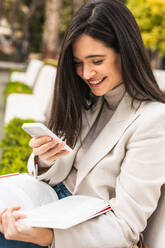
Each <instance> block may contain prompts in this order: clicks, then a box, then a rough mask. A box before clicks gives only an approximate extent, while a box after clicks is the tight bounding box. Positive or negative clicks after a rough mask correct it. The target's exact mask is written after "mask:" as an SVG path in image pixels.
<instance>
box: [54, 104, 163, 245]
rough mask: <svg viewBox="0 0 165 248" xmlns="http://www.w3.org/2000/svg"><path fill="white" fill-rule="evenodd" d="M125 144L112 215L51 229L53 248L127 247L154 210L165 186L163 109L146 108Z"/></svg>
mask: <svg viewBox="0 0 165 248" xmlns="http://www.w3.org/2000/svg"><path fill="white" fill-rule="evenodd" d="M132 125H133V126H132V127H129V128H131V129H132V130H133V131H132V135H131V137H130V138H129V140H127V142H126V144H125V149H126V154H125V158H124V160H123V162H122V164H121V172H120V174H119V176H118V178H117V181H116V189H115V190H116V195H115V197H114V198H112V199H110V205H111V207H112V210H113V211H111V212H108V213H105V214H102V215H101V216H98V217H95V218H93V219H91V220H88V221H86V222H84V223H81V224H79V225H77V226H74V227H71V228H69V229H66V230H60V229H54V236H55V239H54V244H52V246H51V247H52V248H53V247H55V248H66V247H69V248H75V247H78V248H126V247H130V246H131V245H132V244H134V243H137V242H138V239H139V233H140V232H142V231H143V230H144V229H145V227H146V225H147V219H148V218H149V217H150V216H151V214H152V213H153V212H154V210H155V209H156V207H157V203H158V200H159V197H160V194H161V186H162V185H163V184H164V183H165V151H164V149H165V106H164V104H156V103H155V105H154V104H153V108H151V107H146V108H145V110H144V111H143V112H142V113H141V115H140V116H139V117H138V119H137V120H136V121H135V123H133V124H132Z"/></svg>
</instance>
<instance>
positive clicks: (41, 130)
mask: <svg viewBox="0 0 165 248" xmlns="http://www.w3.org/2000/svg"><path fill="white" fill-rule="evenodd" d="M22 128H23V130H24V131H26V132H27V133H28V134H30V136H31V137H39V136H50V137H52V138H56V139H58V140H59V141H60V142H61V141H62V140H61V139H60V138H59V137H58V136H57V135H55V134H54V133H53V132H52V131H51V130H50V129H48V128H47V127H46V126H45V125H44V124H42V123H39V122H34V123H24V124H23V125H22ZM64 149H65V150H68V151H70V152H71V151H72V148H70V147H69V146H68V145H65V146H64Z"/></svg>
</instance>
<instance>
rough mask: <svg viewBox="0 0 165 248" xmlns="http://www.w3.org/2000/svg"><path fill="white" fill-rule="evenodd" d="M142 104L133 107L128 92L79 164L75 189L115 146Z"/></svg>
mask: <svg viewBox="0 0 165 248" xmlns="http://www.w3.org/2000/svg"><path fill="white" fill-rule="evenodd" d="M140 105H141V104H140V103H139V102H138V101H134V106H133V107H132V108H131V98H130V97H129V96H128V94H127V93H126V94H125V96H124V97H123V99H122V100H121V102H120V104H119V106H118V107H117V109H116V111H115V113H114V114H113V116H112V118H111V120H110V121H109V122H108V123H107V125H106V126H105V127H104V129H103V130H102V132H101V133H100V134H99V136H98V137H97V138H96V140H95V141H94V143H93V145H92V146H91V147H90V148H89V150H88V151H87V153H86V154H85V156H84V157H83V159H82V160H81V162H80V164H79V170H78V173H77V181H76V186H75V191H76V190H77V187H78V185H79V184H80V183H81V182H82V180H83V179H84V177H85V176H86V175H87V174H88V173H89V171H90V170H91V169H92V168H93V167H94V166H95V165H96V164H97V163H98V162H99V161H100V160H101V159H102V158H103V157H104V156H105V155H106V154H107V153H109V152H110V150H111V149H112V148H113V147H114V146H115V144H116V143H117V142H118V140H119V138H120V137H121V136H122V134H123V133H124V131H125V130H126V129H127V128H128V126H129V125H130V124H131V123H132V122H133V121H134V120H135V119H136V118H137V116H138V115H139V111H137V110H138V108H139V106H140ZM142 105H143V104H142Z"/></svg>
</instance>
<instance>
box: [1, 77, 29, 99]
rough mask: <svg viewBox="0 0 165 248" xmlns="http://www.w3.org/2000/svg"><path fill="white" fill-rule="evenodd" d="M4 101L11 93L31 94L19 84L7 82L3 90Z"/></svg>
mask: <svg viewBox="0 0 165 248" xmlns="http://www.w3.org/2000/svg"><path fill="white" fill-rule="evenodd" d="M3 93H4V96H5V100H6V98H7V96H8V95H9V94H12V93H26V94H32V89H31V88H30V87H29V86H28V85H25V84H23V83H21V82H10V81H9V82H8V83H7V85H6V87H5V90H4V92H3Z"/></svg>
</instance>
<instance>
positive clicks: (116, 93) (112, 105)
mask: <svg viewBox="0 0 165 248" xmlns="http://www.w3.org/2000/svg"><path fill="white" fill-rule="evenodd" d="M124 92H125V89H124V85H123V84H120V85H118V86H116V87H115V88H114V89H112V90H111V91H109V92H108V93H107V94H105V95H104V101H103V105H102V107H101V110H100V112H99V114H98V116H97V118H96V120H95V122H94V124H93V126H92V127H91V129H90V130H89V132H88V134H87V136H86V137H85V139H84V140H83V142H82V145H81V147H80V149H79V150H78V152H77V154H76V157H75V160H74V164H73V167H72V170H71V172H70V174H69V175H68V177H67V178H66V179H65V181H64V182H63V183H64V185H65V186H66V187H67V188H68V190H69V191H70V192H71V193H72V192H73V191H74V186H75V184H76V178H77V170H78V168H79V161H81V158H82V157H83V156H84V154H85V153H86V152H87V150H88V149H89V147H90V146H91V145H92V143H93V142H94V141H95V139H96V138H97V136H98V135H99V133H100V132H101V130H102V129H103V128H104V127H105V125H106V124H107V123H108V122H109V121H110V119H111V118H112V115H113V113H114V112H115V110H116V108H117V106H118V104H119V102H120V101H121V99H122V97H123V95H124Z"/></svg>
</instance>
